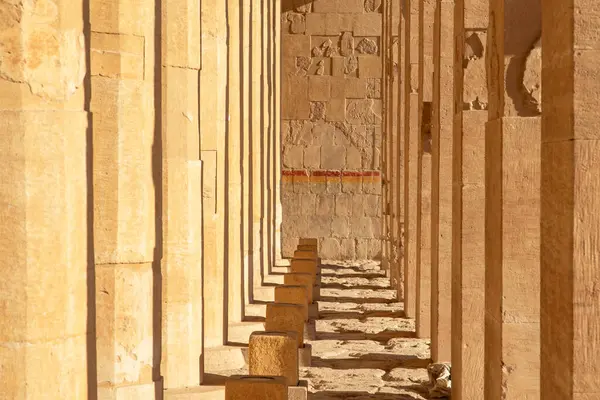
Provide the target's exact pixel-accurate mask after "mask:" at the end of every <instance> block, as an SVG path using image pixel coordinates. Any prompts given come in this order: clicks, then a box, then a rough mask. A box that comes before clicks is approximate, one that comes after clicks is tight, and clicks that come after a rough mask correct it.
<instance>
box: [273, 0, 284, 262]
mask: <svg viewBox="0 0 600 400" xmlns="http://www.w3.org/2000/svg"><path fill="white" fill-rule="evenodd" d="M273 2H274V3H275V4H274V7H273V8H274V15H273V21H274V28H273V31H274V35H273V36H274V38H273V43H274V45H273V46H274V59H273V65H274V69H275V71H274V81H273V89H272V90H273V99H274V103H275V104H274V109H275V115H274V120H275V128H274V133H275V134H274V140H273V144H274V147H275V151H274V153H275V157H274V162H273V174H274V176H275V186H274V201H275V204H274V210H275V211H274V212H275V215H274V223H275V227H274V241H275V243H274V248H273V251H274V260H275V263H276V264H281V263H282V261H283V258H282V257H283V256H282V253H281V222H282V220H283V209H282V206H281V173H282V172H281V151H282V148H281V88H280V85H281V18H280V15H281V1H277V0H274V1H273Z"/></svg>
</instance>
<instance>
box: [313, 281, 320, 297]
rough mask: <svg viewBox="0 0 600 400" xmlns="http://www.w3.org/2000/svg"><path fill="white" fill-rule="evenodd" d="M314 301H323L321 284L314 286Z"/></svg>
mask: <svg viewBox="0 0 600 400" xmlns="http://www.w3.org/2000/svg"><path fill="white" fill-rule="evenodd" d="M313 300H314V301H317V300H321V285H319V284H317V285H315V286H313Z"/></svg>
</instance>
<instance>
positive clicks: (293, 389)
mask: <svg viewBox="0 0 600 400" xmlns="http://www.w3.org/2000/svg"><path fill="white" fill-rule="evenodd" d="M307 399H308V382H307V381H300V382H298V386H290V387H288V400H307Z"/></svg>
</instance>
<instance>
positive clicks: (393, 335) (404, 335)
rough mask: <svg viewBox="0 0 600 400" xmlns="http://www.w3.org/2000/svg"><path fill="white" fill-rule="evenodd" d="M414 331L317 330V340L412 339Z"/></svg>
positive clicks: (384, 341) (385, 341)
mask: <svg viewBox="0 0 600 400" xmlns="http://www.w3.org/2000/svg"><path fill="white" fill-rule="evenodd" d="M413 338H415V332H414V331H383V332H379V333H365V332H317V340H372V341H373V342H379V343H387V342H388V341H390V340H391V339H413Z"/></svg>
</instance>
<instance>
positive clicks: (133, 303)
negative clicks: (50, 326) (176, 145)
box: [89, 0, 163, 399]
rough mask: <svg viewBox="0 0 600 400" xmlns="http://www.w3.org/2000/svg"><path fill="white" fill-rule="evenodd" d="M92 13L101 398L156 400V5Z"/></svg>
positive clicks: (105, 7)
mask: <svg viewBox="0 0 600 400" xmlns="http://www.w3.org/2000/svg"><path fill="white" fill-rule="evenodd" d="M89 6H90V10H89V12H90V19H91V20H90V23H91V54H90V58H91V105H90V107H91V111H92V112H93V113H94V127H93V188H94V189H93V190H94V193H93V196H94V254H95V264H96V327H97V329H96V351H97V380H98V398H100V399H116V398H136V397H143V398H148V399H153V398H154V395H155V389H154V383H153V375H154V378H157V379H158V376H159V371H158V369H159V365H158V362H159V360H160V358H159V354H156V353H155V348H154V345H155V343H156V344H157V345H158V346H157V347H160V344H159V343H160V329H156V330H155V329H154V327H153V318H154V317H153V311H154V312H157V311H159V310H160V308H158V309H157V307H160V306H159V305H158V304H161V303H159V302H158V301H157V303H154V301H155V300H158V299H159V298H160V296H161V294H160V289H159V288H160V280H158V281H157V282H155V279H158V277H159V276H160V264H159V263H160V255H159V254H160V253H158V252H157V251H156V249H157V247H158V248H160V247H161V246H162V241H161V238H160V232H161V230H162V228H161V226H160V224H158V225H157V223H156V222H155V219H158V217H159V216H160V207H161V201H160V197H161V187H162V181H161V176H162V171H161V169H162V167H161V165H162V157H163V149H162V148H161V145H160V143H161V140H162V139H161V136H160V132H161V127H160V126H158V125H157V124H156V120H155V109H158V110H160V107H161V105H160V104H161V98H160V96H161V95H160V88H159V87H157V86H155V78H157V79H156V80H157V81H159V82H160V75H161V72H160V67H161V61H160V54H157V53H156V49H155V45H154V43H155V40H156V39H155V37H156V36H160V35H159V33H158V32H155V2H154V1H152V0H144V1H142V2H141V3H139V4H136V6H135V7H132V6H131V5H130V4H126V3H124V2H122V1H119V0H115V1H108V2H104V1H96V0H93V1H91V2H90V3H89ZM157 34H158V35H157ZM156 75H159V76H156ZM158 112H160V111H158ZM157 199H158V200H157ZM157 210H158V211H157ZM155 285H159V286H156V287H155ZM155 304H156V306H155Z"/></svg>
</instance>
